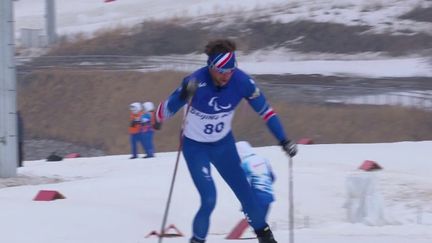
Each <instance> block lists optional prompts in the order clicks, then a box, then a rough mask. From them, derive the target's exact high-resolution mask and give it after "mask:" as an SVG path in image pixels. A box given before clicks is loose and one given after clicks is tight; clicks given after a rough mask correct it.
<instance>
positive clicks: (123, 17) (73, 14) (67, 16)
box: [15, 0, 432, 34]
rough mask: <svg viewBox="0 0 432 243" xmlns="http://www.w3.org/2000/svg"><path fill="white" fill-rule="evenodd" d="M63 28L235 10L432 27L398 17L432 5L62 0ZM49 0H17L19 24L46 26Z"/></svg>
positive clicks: (423, 1) (412, 0) (405, 1)
mask: <svg viewBox="0 0 432 243" xmlns="http://www.w3.org/2000/svg"><path fill="white" fill-rule="evenodd" d="M55 2H56V8H57V13H58V15H57V16H58V19H57V20H58V30H59V33H60V34H65V33H74V32H89V31H90V32H92V31H94V30H97V29H100V28H107V27H115V26H120V25H130V24H136V23H140V22H142V21H143V20H150V19H167V18H173V17H191V18H196V19H199V20H200V21H203V19H211V18H221V16H224V20H223V21H228V22H229V21H230V17H232V16H238V15H241V16H244V17H253V18H256V19H258V18H268V19H272V20H278V21H282V22H291V21H295V20H314V21H317V22H327V21H328V22H335V23H343V24H348V25H359V24H363V25H370V26H373V27H374V31H377V32H382V31H392V32H395V33H397V32H398V31H405V32H406V31H407V30H413V31H414V32H417V31H421V32H426V33H432V26H431V24H428V23H419V22H413V21H412V20H404V19H399V18H398V17H399V16H401V15H403V14H404V13H407V12H409V11H411V10H412V9H413V8H416V7H430V6H432V2H431V1H428V0H364V1H358V0H318V1H317V0H291V1H286V0H267V1H265V2H263V1H259V0H242V1H230V0H218V1H215V0H210V1H198V0H182V1H172V0H116V1H113V2H110V3H105V2H104V1H103V0H75V1H74V2H73V4H72V5H71V2H70V1H68V0H56V1H55ZM44 3H45V1H43V0H38V1H35V0H18V1H16V2H15V9H16V11H15V16H16V18H17V21H16V26H17V28H18V29H19V28H43V27H44V19H43V18H44V17H43V16H44V10H45V9H44Z"/></svg>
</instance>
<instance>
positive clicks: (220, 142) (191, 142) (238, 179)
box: [156, 66, 286, 240]
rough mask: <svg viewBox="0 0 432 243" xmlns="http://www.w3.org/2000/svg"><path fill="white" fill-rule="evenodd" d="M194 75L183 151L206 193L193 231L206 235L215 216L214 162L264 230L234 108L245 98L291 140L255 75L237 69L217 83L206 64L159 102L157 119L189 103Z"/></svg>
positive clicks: (280, 137)
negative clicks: (239, 146) (186, 95)
mask: <svg viewBox="0 0 432 243" xmlns="http://www.w3.org/2000/svg"><path fill="white" fill-rule="evenodd" d="M190 80H196V81H197V82H198V89H197V90H196V92H195V94H194V96H193V98H192V100H191V103H190V109H189V111H188V114H186V117H185V123H184V128H183V135H184V138H183V154H184V157H185V159H186V163H187V166H188V169H189V172H190V174H191V177H192V180H193V182H194V184H195V186H196V188H197V190H198V192H199V194H200V197H201V206H200V208H199V210H198V212H197V213H196V215H195V218H194V221H193V236H194V237H196V238H198V239H202V240H204V239H205V238H206V236H207V233H208V229H209V222H210V215H211V213H212V211H213V209H214V207H215V205H216V188H215V184H214V182H213V179H212V176H211V171H210V163H212V164H213V165H214V167H215V168H216V169H217V170H218V172H219V173H220V175H221V176H222V178H223V179H224V180H225V181H226V183H227V184H228V185H229V186H230V188H231V189H232V190H233V192H234V194H235V195H236V197H237V198H238V200H239V201H240V203H241V206H242V208H243V210H244V212H245V215H246V217H247V218H248V221H249V224H250V225H251V226H252V227H253V228H254V229H255V230H260V229H263V228H265V227H266V226H267V223H266V222H265V213H264V212H263V210H262V207H260V206H259V203H258V200H257V199H256V198H255V196H254V193H253V192H252V189H251V186H250V185H249V183H248V181H247V179H246V175H245V173H244V172H243V170H242V168H241V166H240V157H239V155H238V154H237V150H236V146H235V140H234V137H233V134H232V131H231V123H232V119H233V117H234V109H235V108H236V106H237V105H238V104H239V103H240V101H241V100H242V99H246V100H247V102H248V103H249V104H250V106H251V107H252V108H253V110H255V111H256V112H257V113H258V114H259V115H260V116H261V118H262V119H263V120H264V121H265V122H266V125H267V127H268V128H269V129H270V131H271V133H272V134H273V135H274V136H275V137H276V139H277V140H278V141H283V140H286V136H285V132H284V130H283V127H282V124H281V123H280V120H279V118H278V116H277V115H276V113H275V111H274V110H273V109H272V107H271V106H270V105H269V104H268V103H267V101H266V99H265V97H264V95H263V94H262V93H261V91H260V90H259V88H258V87H257V86H256V85H255V82H254V81H253V79H252V78H251V77H250V76H248V75H247V74H246V73H244V72H243V71H242V70H240V69H238V68H237V69H236V70H234V73H233V74H232V76H231V79H230V80H229V82H228V83H227V84H226V85H224V86H222V87H218V86H216V85H215V84H214V83H213V80H212V77H211V74H210V72H209V69H208V67H207V66H206V67H202V68H200V69H198V70H196V71H195V72H194V73H192V74H190V75H189V76H187V77H185V78H184V79H183V81H182V84H181V85H180V86H179V88H178V89H176V90H175V91H174V92H173V93H172V94H171V95H170V96H169V97H168V99H166V100H165V101H163V102H162V103H160V104H159V106H158V108H157V111H156V120H157V121H158V122H163V121H164V120H166V119H168V118H169V117H171V116H173V115H174V114H175V113H176V112H177V111H178V110H179V109H180V108H182V107H183V106H184V105H185V104H186V102H187V101H186V100H184V99H182V98H181V91H182V87H185V84H187V83H188V82H189V81H190Z"/></svg>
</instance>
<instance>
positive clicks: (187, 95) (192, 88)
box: [180, 79, 198, 101]
mask: <svg viewBox="0 0 432 243" xmlns="http://www.w3.org/2000/svg"><path fill="white" fill-rule="evenodd" d="M197 89H198V80H196V79H191V80H189V81H188V82H187V83H183V85H182V89H181V91H180V99H182V100H186V101H189V100H190V99H191V98H192V97H193V96H194V94H195V92H196V90H197Z"/></svg>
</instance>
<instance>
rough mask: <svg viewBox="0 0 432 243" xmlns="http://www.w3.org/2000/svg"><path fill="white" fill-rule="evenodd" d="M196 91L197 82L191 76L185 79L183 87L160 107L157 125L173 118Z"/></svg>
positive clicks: (157, 112)
mask: <svg viewBox="0 0 432 243" xmlns="http://www.w3.org/2000/svg"><path fill="white" fill-rule="evenodd" d="M196 89H197V82H196V80H195V79H194V78H193V77H191V76H189V77H187V78H185V79H184V80H183V81H182V83H181V85H180V86H179V87H178V88H177V89H176V90H175V91H174V92H173V93H172V94H171V95H170V96H169V97H168V98H167V99H166V100H165V101H163V102H161V103H160V104H159V105H158V107H157V109H156V113H155V116H156V117H155V118H156V123H159V124H161V123H162V122H164V121H165V120H167V119H168V118H170V117H172V116H173V115H174V114H175V113H176V112H177V111H178V110H180V108H182V107H183V106H184V105H185V104H186V102H187V101H188V100H189V99H190V98H191V97H192V96H193V94H194V92H195V90H196Z"/></svg>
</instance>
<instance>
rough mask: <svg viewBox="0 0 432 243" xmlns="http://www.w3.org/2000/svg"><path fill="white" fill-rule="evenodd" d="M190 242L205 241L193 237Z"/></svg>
mask: <svg viewBox="0 0 432 243" xmlns="http://www.w3.org/2000/svg"><path fill="white" fill-rule="evenodd" d="M189 242H190V243H204V242H205V240H200V239H197V238H195V237H192V238H191V239H190V241H189Z"/></svg>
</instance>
